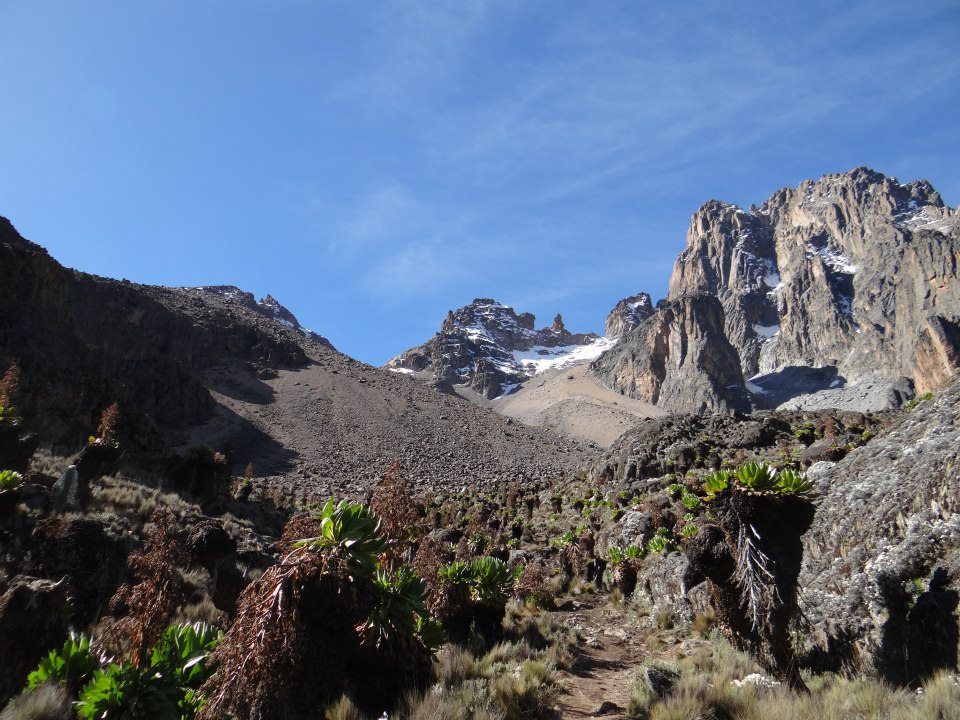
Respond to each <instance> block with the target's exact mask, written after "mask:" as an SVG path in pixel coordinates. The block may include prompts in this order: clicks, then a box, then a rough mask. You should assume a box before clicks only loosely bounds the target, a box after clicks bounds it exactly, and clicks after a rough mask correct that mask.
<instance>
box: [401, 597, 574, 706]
mask: <svg viewBox="0 0 960 720" xmlns="http://www.w3.org/2000/svg"><path fill="white" fill-rule="evenodd" d="M503 629H504V640H503V641H502V642H500V643H498V644H496V645H494V646H493V647H492V648H490V650H489V651H487V652H484V653H479V652H471V650H470V649H468V648H462V647H457V646H454V645H447V646H446V647H444V648H443V650H442V651H441V652H440V656H439V658H438V662H437V665H436V677H435V683H434V685H433V686H432V687H431V688H430V689H429V690H428V691H427V692H426V693H425V694H424V695H422V696H419V697H410V698H408V699H407V703H406V709H405V710H404V711H403V712H402V713H401V714H400V715H399V717H402V718H405V719H406V720H526V719H532V718H538V717H541V716H542V715H543V713H544V711H546V710H548V709H549V708H550V707H551V705H552V703H553V701H554V699H555V697H556V693H557V686H556V674H557V669H558V668H562V667H568V666H569V664H570V663H571V662H572V660H573V653H572V651H573V647H574V645H575V644H576V636H575V634H574V633H573V631H571V630H570V629H569V628H567V627H565V626H562V625H560V624H558V623H557V622H556V621H555V620H554V619H553V617H552V616H551V615H550V614H549V613H548V612H545V611H542V610H540V609H539V608H537V607H534V606H530V605H524V604H523V603H519V602H517V601H511V602H510V603H508V605H507V612H506V615H505V617H504V621H503Z"/></svg>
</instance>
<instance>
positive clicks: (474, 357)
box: [386, 298, 608, 399]
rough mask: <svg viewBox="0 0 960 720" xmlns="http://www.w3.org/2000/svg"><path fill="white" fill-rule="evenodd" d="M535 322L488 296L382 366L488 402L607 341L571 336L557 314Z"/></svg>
mask: <svg viewBox="0 0 960 720" xmlns="http://www.w3.org/2000/svg"><path fill="white" fill-rule="evenodd" d="M535 322H536V318H535V317H534V316H533V315H532V314H530V313H517V312H516V311H515V310H514V309H513V308H511V307H510V306H508V305H503V304H501V303H499V302H497V301H496V300H492V299H490V298H477V299H476V300H474V301H473V302H472V303H470V304H469V305H465V306H464V307H462V308H459V309H457V310H451V311H449V312H448V313H447V317H446V319H445V320H444V321H443V324H442V325H441V326H440V330H439V332H438V333H437V334H436V335H434V336H433V338H431V339H430V340H429V341H427V342H426V343H424V344H423V345H420V346H419V347H415V348H412V349H410V350H407V351H406V352H403V353H401V354H400V355H398V356H397V357H395V358H393V359H392V360H390V361H389V362H388V363H387V365H386V367H387V368H388V369H389V370H392V371H394V372H399V373H423V374H424V375H426V376H428V377H432V379H433V382H434V384H435V385H436V386H438V387H440V388H446V389H451V388H453V387H454V386H465V387H468V388H471V389H472V390H474V391H476V392H477V393H478V394H479V395H481V396H482V397H484V398H486V399H493V398H496V397H499V396H500V395H504V394H508V393H509V392H511V391H512V390H514V389H515V388H516V386H517V385H519V384H521V383H523V382H524V381H525V380H527V379H528V378H530V377H532V376H533V375H535V374H536V373H537V372H540V371H542V370H544V369H548V368H555V367H561V366H563V365H564V364H566V363H569V362H575V361H578V360H584V359H589V358H592V357H596V356H597V355H599V354H600V352H602V351H603V350H604V349H605V348H606V347H608V343H607V342H606V341H605V340H604V338H601V337H599V336H598V335H596V334H594V333H571V332H570V331H568V330H567V328H566V327H565V326H564V324H563V318H562V317H561V316H560V315H559V314H558V315H557V316H556V317H555V318H554V320H553V323H552V324H551V325H550V327H546V328H542V329H540V330H536V329H535V328H534V323H535Z"/></svg>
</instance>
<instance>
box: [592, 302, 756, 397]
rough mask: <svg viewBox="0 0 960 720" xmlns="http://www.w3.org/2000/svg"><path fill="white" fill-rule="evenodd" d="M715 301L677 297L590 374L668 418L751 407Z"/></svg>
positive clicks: (612, 351) (603, 359)
mask: <svg viewBox="0 0 960 720" xmlns="http://www.w3.org/2000/svg"><path fill="white" fill-rule="evenodd" d="M723 328H724V319H723V307H722V306H721V304H720V302H719V300H718V299H717V298H716V297H715V296H713V295H707V294H700V295H690V296H685V297H680V298H678V299H676V300H673V301H669V302H665V303H661V304H660V306H659V308H658V309H657V312H656V313H655V314H653V315H651V316H650V317H648V318H647V319H646V320H644V321H642V322H641V323H640V324H639V325H637V326H636V327H634V328H633V329H632V330H630V331H628V332H627V334H626V335H624V336H623V337H622V338H621V339H620V342H619V343H617V345H615V346H614V347H613V348H612V349H611V350H608V351H607V352H606V353H604V354H603V355H602V356H601V357H600V358H599V359H598V360H596V361H595V362H594V363H593V365H591V370H592V371H593V372H594V373H595V374H596V375H597V376H598V377H599V378H600V380H601V382H603V383H604V384H605V385H607V386H608V387H611V388H613V389H615V390H618V391H619V392H621V393H623V394H625V395H629V396H630V397H633V398H637V399H640V400H645V401H647V402H651V403H655V404H657V405H658V406H659V407H661V408H663V409H664V410H668V411H671V412H678V413H682V412H694V413H696V412H731V411H736V410H746V409H748V408H749V406H750V403H749V400H748V398H747V393H746V390H745V388H744V384H743V375H742V374H741V372H740V362H739V358H738V356H737V352H736V350H735V349H734V347H733V346H732V345H731V344H730V342H729V341H728V340H727V338H726V336H725V335H724V329H723Z"/></svg>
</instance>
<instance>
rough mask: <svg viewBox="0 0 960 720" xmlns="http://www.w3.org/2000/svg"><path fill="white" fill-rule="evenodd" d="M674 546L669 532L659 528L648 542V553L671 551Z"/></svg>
mask: <svg viewBox="0 0 960 720" xmlns="http://www.w3.org/2000/svg"><path fill="white" fill-rule="evenodd" d="M672 546H673V543H672V542H671V541H670V536H669V531H668V530H667V529H666V528H658V529H657V532H656V533H655V534H654V536H653V537H652V538H650V539H649V540H647V552H648V553H659V552H664V551H665V550H669V549H670V548H671V547H672Z"/></svg>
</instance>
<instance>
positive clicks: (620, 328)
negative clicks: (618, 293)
mask: <svg viewBox="0 0 960 720" xmlns="http://www.w3.org/2000/svg"><path fill="white" fill-rule="evenodd" d="M653 313H654V308H653V302H652V301H651V300H650V296H649V295H648V294H647V293H645V292H642V293H638V294H637V295H633V296H631V297H628V298H624V299H623V300H621V301H620V302H618V303H617V304H616V305H614V307H613V310H611V311H610V314H609V315H607V323H606V332H607V337H608V338H610V339H614V338H619V337H622V336H623V335H626V334H627V333H628V332H630V331H631V330H633V329H634V328H635V327H636V326H637V325H639V324H640V323H642V322H643V321H644V320H646V319H647V318H648V317H650V316H651V315H653Z"/></svg>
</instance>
